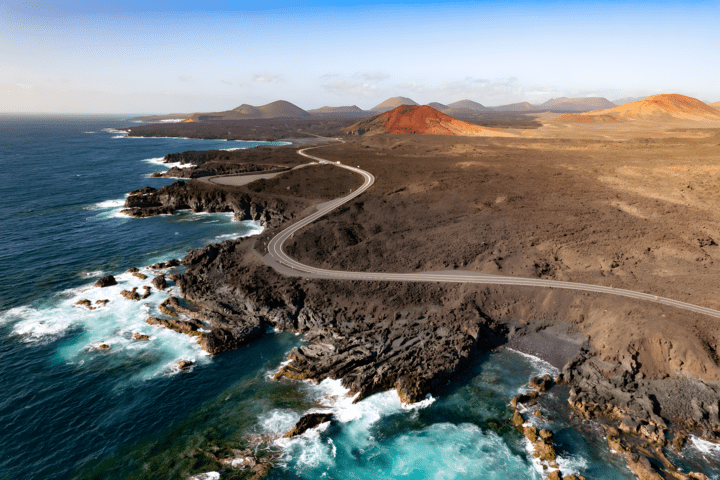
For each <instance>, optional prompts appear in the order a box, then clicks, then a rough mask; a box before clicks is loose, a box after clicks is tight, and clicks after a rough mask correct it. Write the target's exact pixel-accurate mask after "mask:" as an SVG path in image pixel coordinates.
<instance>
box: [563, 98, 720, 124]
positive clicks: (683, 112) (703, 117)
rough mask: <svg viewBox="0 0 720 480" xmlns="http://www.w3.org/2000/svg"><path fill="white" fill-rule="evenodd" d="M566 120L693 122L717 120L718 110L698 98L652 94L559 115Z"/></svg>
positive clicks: (719, 118) (719, 113)
mask: <svg viewBox="0 0 720 480" xmlns="http://www.w3.org/2000/svg"><path fill="white" fill-rule="evenodd" d="M558 120H560V121H569V122H608V121H618V120H642V121H650V122H668V121H693V122H713V123H717V122H720V111H718V110H717V109H715V108H713V107H711V106H710V105H707V104H705V103H703V102H701V101H700V100H698V99H697V98H692V97H686V96H685V95H678V94H662V95H652V96H650V97H647V98H645V99H644V100H640V101H639V102H633V103H627V104H625V105H620V106H619V107H615V108H610V109H607V110H597V111H594V112H589V113H584V114H566V115H561V116H560V117H558Z"/></svg>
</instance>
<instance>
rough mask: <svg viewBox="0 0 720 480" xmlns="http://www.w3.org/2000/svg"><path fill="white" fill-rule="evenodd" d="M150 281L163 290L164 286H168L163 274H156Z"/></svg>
mask: <svg viewBox="0 0 720 480" xmlns="http://www.w3.org/2000/svg"><path fill="white" fill-rule="evenodd" d="M151 283H152V284H153V286H154V287H155V288H157V289H158V290H165V289H166V288H168V284H167V281H166V280H165V275H158V276H157V277H155V278H153V279H152V282H151Z"/></svg>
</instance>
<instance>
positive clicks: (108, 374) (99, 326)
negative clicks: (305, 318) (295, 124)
mask: <svg viewBox="0 0 720 480" xmlns="http://www.w3.org/2000/svg"><path fill="white" fill-rule="evenodd" d="M132 125H133V124H132V123H130V122H128V121H127V120H124V119H121V118H113V117H92V118H88V117H67V116H66V117H37V116H36V117H18V116H4V117H0V194H1V195H0V224H1V225H2V229H1V230H0V371H2V375H0V392H1V393H0V425H2V426H3V427H2V435H0V478H1V479H30V478H38V479H95V478H103V479H105V478H107V479H115V478H117V479H126V478H134V479H135V478H142V479H145V478H147V479H150V478H158V479H173V478H178V479H185V478H188V477H189V476H191V475H195V474H199V473H203V472H205V473H208V475H207V476H206V478H223V479H230V478H243V476H244V475H245V473H243V472H242V471H240V470H238V471H236V472H234V473H228V472H223V473H222V476H218V475H217V474H216V473H213V472H215V470H214V466H216V465H217V464H216V463H213V461H211V454H213V452H216V453H217V452H228V451H230V450H231V449H233V448H240V446H241V445H246V444H247V442H248V438H262V439H264V441H265V443H267V444H268V445H269V446H268V447H265V448H266V450H267V452H268V454H269V455H271V456H273V457H274V458H275V459H276V460H275V464H276V467H275V468H274V469H273V470H272V471H271V473H270V475H269V477H268V478H271V479H298V478H306V479H315V478H325V479H348V478H350V479H354V478H357V479H360V478H388V479H390V478H403V479H422V478H434V479H470V478H472V479H508V478H513V479H541V478H543V477H544V476H546V474H547V472H546V471H544V470H543V469H542V467H541V466H540V465H539V464H538V463H536V462H534V461H533V459H532V455H531V453H530V451H529V449H528V445H527V442H526V441H525V440H524V438H523V437H522V435H521V434H519V433H518V432H516V431H515V430H514V429H513V428H512V427H511V426H510V417H511V411H510V410H509V408H508V404H509V401H510V399H511V398H512V396H513V395H514V394H516V393H518V392H521V391H525V388H524V386H525V384H526V383H527V381H528V379H529V378H530V377H531V376H533V375H538V374H543V373H551V374H553V375H554V374H556V373H557V372H556V371H555V370H554V368H553V367H552V366H550V365H549V364H547V363H545V362H543V361H542V360H540V359H537V358H534V357H530V356H527V355H524V354H521V353H519V352H515V351H512V350H509V349H500V350H499V351H498V352H497V353H492V354H488V355H485V356H483V357H481V358H480V359H478V360H477V361H476V362H475V363H474V364H473V365H472V366H471V367H470V368H468V369H467V370H466V371H464V372H463V373H462V374H461V375H460V376H458V378H455V379H453V380H452V382H448V385H447V387H446V388H445V390H444V391H443V392H440V393H439V394H438V395H437V396H436V397H428V398H427V399H426V400H424V401H423V402H420V403H418V404H415V405H403V404H402V403H401V402H400V400H399V398H398V396H397V394H396V393H395V392H385V393H380V394H377V395H373V396H372V397H369V398H367V399H365V400H363V401H362V402H359V403H357V404H353V403H352V399H351V398H349V397H347V396H345V393H346V392H345V390H344V389H343V388H342V387H341V386H340V383H339V382H338V381H333V380H326V381H324V382H322V383H321V384H319V385H313V384H310V383H304V382H292V381H287V380H283V381H279V382H277V381H274V380H272V374H273V372H274V371H277V369H278V368H280V366H281V365H282V364H283V362H284V361H285V359H286V355H287V353H288V352H289V350H290V349H292V348H293V347H294V346H298V345H301V344H302V342H303V339H302V337H300V336H297V335H294V334H292V333H289V332H276V331H273V330H269V331H268V332H267V334H266V335H265V336H264V337H263V338H262V339H261V340H259V341H258V342H256V343H253V344H251V345H248V346H245V347H243V348H240V349H238V350H236V351H233V352H228V353H224V354H221V355H218V356H215V357H211V356H208V355H207V354H205V352H203V351H202V350H201V349H200V348H199V346H198V344H197V343H195V342H194V341H193V339H192V338H190V337H188V336H185V335H181V334H178V333H175V332H172V331H170V330H167V329H163V328H159V327H153V326H150V325H147V324H146V323H145V318H147V317H148V316H149V315H159V313H158V310H157V309H158V306H159V304H160V303H161V302H162V301H163V300H164V299H165V298H167V296H168V293H163V292H158V291H156V290H153V293H152V294H151V295H150V296H149V297H148V298H147V299H145V300H143V301H141V302H133V301H130V300H126V299H124V298H122V297H120V295H119V292H120V291H121V290H123V289H128V288H132V287H140V290H141V291H142V288H141V287H142V286H143V285H148V284H149V281H150V279H151V278H152V277H153V276H154V275H155V274H154V273H153V272H152V271H150V270H149V269H148V268H147V267H148V266H149V265H151V264H153V263H156V262H159V261H167V260H169V259H171V258H181V257H182V256H184V255H185V253H187V252H188V251H189V250H190V249H193V248H198V247H202V246H204V245H206V244H208V243H213V242H219V241H222V240H226V239H232V238H238V237H242V236H247V235H253V234H257V233H259V232H260V231H261V230H262V227H261V226H260V225H258V224H256V223H254V222H234V221H233V220H232V217H231V215H229V214H195V213H192V212H177V213H176V214H174V215H164V216H157V217H151V218H143V219H132V218H128V217H126V216H124V215H122V214H120V207H121V205H122V203H123V202H124V196H125V194H126V193H127V192H129V191H131V190H135V189H138V188H141V187H144V186H147V185H150V186H154V187H159V186H162V185H166V184H168V183H171V182H172V181H173V180H171V179H163V178H149V175H150V174H151V173H152V172H154V171H157V170H159V169H164V168H168V166H167V165H161V164H160V159H162V157H163V156H164V155H166V154H168V153H174V152H180V151H185V150H200V149H202V150H207V149H230V148H252V147H254V146H256V145H259V144H261V142H226V141H210V140H191V139H168V138H163V139H157V138H152V139H151V138H127V137H125V136H124V135H123V134H122V133H120V132H119V131H118V130H117V129H119V128H123V127H128V126H132ZM131 267H136V268H139V269H140V271H141V272H142V273H144V274H146V275H148V279H147V280H141V279H139V278H137V277H135V276H132V275H131V274H129V273H126V271H127V270H128V269H130V268H131ZM108 274H112V275H115V276H116V278H117V280H118V285H117V286H115V287H108V288H104V289H99V288H93V287H92V285H93V283H94V282H95V281H96V280H97V279H98V278H100V277H102V276H104V275H108ZM171 293H175V294H177V292H171ZM85 299H87V300H90V301H91V302H92V303H93V305H99V304H96V303H95V302H96V301H98V300H105V299H107V300H109V302H108V303H107V304H106V305H105V306H98V308H97V309H95V310H88V309H86V308H84V307H82V306H78V305H76V304H75V303H76V302H77V301H79V300H85ZM134 333H141V334H145V335H148V336H149V338H150V340H149V341H144V342H138V341H134V340H133V339H132V336H133V334H134ZM100 344H105V345H108V346H109V347H110V348H109V349H102V350H101V349H98V348H97V347H98V346H99V345H100ZM180 360H191V361H193V362H194V365H193V367H192V368H191V369H190V370H189V371H182V372H181V371H179V370H178V369H177V367H176V364H177V362H178V361H180ZM566 400H567V391H565V390H564V389H563V387H556V388H553V389H552V390H551V391H550V392H549V393H548V394H547V395H544V396H543V397H542V399H541V401H540V402H539V408H540V409H541V410H542V412H543V414H544V416H545V417H547V420H533V421H534V422H538V425H542V426H545V427H547V428H550V429H552V430H553V431H554V432H555V439H556V443H557V445H558V453H559V455H560V459H559V463H560V467H561V469H562V471H563V472H564V473H566V474H567V473H576V474H581V475H584V476H586V477H587V478H588V479H590V478H592V479H608V480H609V479H632V478H633V476H632V474H631V473H630V471H629V470H628V469H627V467H626V466H625V465H624V460H623V459H622V458H620V457H619V456H617V455H613V454H612V452H610V451H609V449H608V448H607V444H606V443H605V441H604V440H603V438H602V437H601V435H600V433H599V431H598V430H597V429H596V428H595V427H594V426H593V425H592V424H591V423H588V422H583V421H581V420H579V419H577V418H575V417H572V416H571V412H570V410H569V408H568V406H567V401H566ZM310 410H332V411H333V412H335V416H336V418H337V421H335V422H333V423H331V424H326V425H323V426H321V427H320V428H319V429H316V430H312V431H309V432H307V433H306V434H304V435H302V436H300V437H298V438H295V439H292V440H287V439H279V438H277V437H279V436H281V435H282V434H283V433H284V432H286V431H287V430H289V429H290V428H291V427H292V426H293V425H294V423H295V422H296V421H297V420H298V419H299V418H300V417H301V416H302V415H303V414H304V413H306V412H307V411H310ZM532 417H533V418H536V417H535V416H532ZM686 450H687V452H683V455H682V456H681V457H678V461H680V462H686V465H687V467H688V468H695V469H696V470H697V465H701V466H705V472H706V473H707V474H708V475H710V476H711V478H720V471H718V470H713V468H714V467H712V465H713V464H717V462H718V460H720V451H718V450H717V449H714V448H713V446H712V445H710V446H708V445H705V444H702V443H698V442H695V443H693V442H690V445H689V446H688V447H687V448H686Z"/></svg>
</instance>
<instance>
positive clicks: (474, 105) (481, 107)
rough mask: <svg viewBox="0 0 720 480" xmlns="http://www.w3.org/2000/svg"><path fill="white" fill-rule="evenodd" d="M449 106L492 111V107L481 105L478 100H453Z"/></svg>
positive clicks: (476, 110)
mask: <svg viewBox="0 0 720 480" xmlns="http://www.w3.org/2000/svg"><path fill="white" fill-rule="evenodd" d="M448 108H467V109H468V110H473V111H475V112H491V111H492V109H490V108H487V107H486V106H484V105H481V104H479V103H477V102H473V101H472V100H467V99H465V100H460V101H458V102H453V103H450V104H448Z"/></svg>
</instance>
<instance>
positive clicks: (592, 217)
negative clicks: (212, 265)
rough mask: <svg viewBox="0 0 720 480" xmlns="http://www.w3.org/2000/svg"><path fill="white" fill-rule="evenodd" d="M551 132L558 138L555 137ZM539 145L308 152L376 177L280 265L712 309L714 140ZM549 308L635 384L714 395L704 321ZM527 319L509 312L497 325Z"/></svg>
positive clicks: (633, 310) (719, 227) (390, 138)
mask: <svg viewBox="0 0 720 480" xmlns="http://www.w3.org/2000/svg"><path fill="white" fill-rule="evenodd" d="M560 128H562V129H563V131H564V137H565V138H554V137H555V135H556V133H555V130H558V129H560ZM541 130H545V131H546V133H547V135H546V137H545V138H519V139H498V138H463V137H445V136H419V135H377V136H368V137H353V138H349V143H347V144H344V145H337V144H336V145H332V146H328V147H325V148H323V149H322V150H317V151H316V152H317V154H318V155H319V156H322V157H324V158H327V159H330V160H333V161H334V160H338V161H342V162H343V163H347V164H351V165H358V166H360V167H361V168H363V169H365V170H367V171H369V172H371V173H373V174H374V175H375V176H376V179H377V180H376V184H375V185H374V186H373V187H372V188H371V189H370V190H369V191H368V192H367V193H365V194H364V195H362V196H361V197H360V198H359V199H358V200H357V201H355V202H354V203H351V204H349V205H347V206H345V207H343V208H342V209H340V210H338V211H336V212H334V213H332V214H331V215H330V216H328V217H326V218H325V219H322V220H320V221H319V222H317V223H315V224H313V225H311V226H310V227H308V228H307V229H306V230H305V231H304V233H303V234H301V235H296V236H295V238H294V240H293V241H292V242H291V243H290V244H289V245H287V250H288V252H289V253H290V254H291V255H293V256H294V257H295V258H297V259H298V260H300V261H303V262H305V263H308V264H311V265H315V266H320V267H324V268H337V269H348V270H365V271H386V272H409V271H417V270H443V269H457V268H459V269H466V270H473V271H481V272H486V273H498V274H505V275H517V276H527V277H542V278H552V279H558V280H566V281H576V282H583V283H591V284H599V285H608V286H613V287H616V288H627V289H631V290H637V291H644V292H648V293H653V294H656V295H661V296H666V297H670V298H675V299H678V300H682V301H685V302H690V303H695V304H698V305H703V306H707V307H711V308H715V309H720V295H718V280H717V279H718V278H720V246H718V244H719V243H720V215H719V214H718V211H717V207H716V206H717V205H718V204H719V203H720V191H719V189H718V186H719V185H720V129H680V130H676V131H670V132H666V131H657V129H650V128H638V129H636V130H635V131H627V130H617V128H616V129H615V131H613V130H611V129H610V130H609V129H603V128H598V127H594V126H593V127H585V126H582V127H574V128H570V127H569V128H564V127H557V126H553V127H550V128H548V129H545V128H544V129H540V130H526V131H525V134H529V133H530V132H532V133H531V134H536V133H537V132H538V131H541ZM600 132H603V133H602V134H601V133H600ZM602 136H612V137H614V138H612V139H601V137H602ZM586 137H590V139H586ZM321 152H322V153H321ZM545 295H547V297H546V300H545V301H550V300H549V299H551V297H553V295H555V294H552V293H550V292H547V293H545ZM554 298H555V299H558V298H560V297H558V295H555V296H554ZM532 302H535V303H537V302H540V303H542V302H543V300H542V298H533V299H532ZM560 303H561V304H564V305H565V306H564V307H561V308H552V309H550V310H549V311H552V312H554V313H555V314H556V315H559V316H561V317H562V318H558V319H557V320H561V321H569V322H571V323H573V324H576V325H577V328H578V329H579V330H580V331H582V332H583V333H585V334H587V335H590V336H591V341H592V343H593V345H594V346H595V347H596V348H598V349H599V350H600V351H601V352H602V353H603V357H604V358H606V359H607V360H613V361H620V360H621V359H622V358H623V356H634V357H636V359H639V360H638V361H640V363H642V364H644V365H645V368H644V369H645V370H646V371H647V373H648V374H653V375H655V374H657V375H663V374H671V375H672V374H676V373H680V374H683V375H690V376H698V377H700V378H705V379H711V380H720V369H719V368H718V365H717V364H716V362H717V361H718V360H719V359H718V356H717V353H716V350H717V349H718V342H719V341H720V321H718V320H716V319H712V318H710V317H705V316H701V315H693V314H687V313H683V312H678V311H675V310H673V309H666V308H656V307H652V306H649V305H646V304H643V303H642V302H632V301H625V300H616V299H611V298H605V299H603V300H602V301H598V300H597V299H595V300H592V299H583V298H582V295H580V294H578V295H574V296H573V298H572V299H571V298H565V296H564V294H563V295H562V300H561V301H560ZM540 310H542V306H537V305H535V306H534V307H532V308H525V307H519V306H518V305H517V304H515V306H514V307H508V309H507V311H506V312H505V313H506V314H507V315H510V316H517V317H532V316H533V315H535V314H536V313H538V312H539V311H540ZM533 312H535V313H533ZM526 319H527V318H526Z"/></svg>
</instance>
